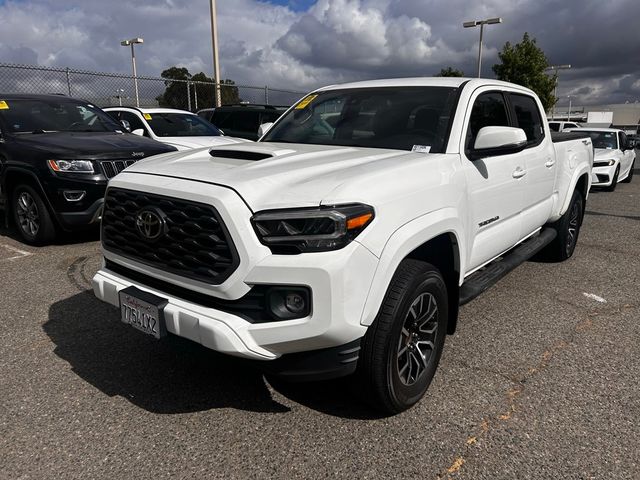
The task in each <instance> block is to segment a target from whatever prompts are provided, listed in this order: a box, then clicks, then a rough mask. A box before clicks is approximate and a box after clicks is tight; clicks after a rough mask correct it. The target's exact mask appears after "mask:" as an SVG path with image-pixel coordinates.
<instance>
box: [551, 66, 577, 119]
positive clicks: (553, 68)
mask: <svg viewBox="0 0 640 480" xmlns="http://www.w3.org/2000/svg"><path fill="white" fill-rule="evenodd" d="M570 68H571V65H569V64H564V65H550V66H548V67H547V68H545V70H551V71H552V72H555V74H556V84H555V86H554V87H553V98H554V102H553V109H552V110H551V120H555V118H556V101H557V100H558V70H569V69H570Z"/></svg>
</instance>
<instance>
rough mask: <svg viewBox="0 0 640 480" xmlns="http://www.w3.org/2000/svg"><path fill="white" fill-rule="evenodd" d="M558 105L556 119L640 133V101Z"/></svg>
mask: <svg viewBox="0 0 640 480" xmlns="http://www.w3.org/2000/svg"><path fill="white" fill-rule="evenodd" d="M567 110H568V108H567V107H566V106H565V107H556V113H555V119H556V120H569V121H574V122H580V123H582V124H584V125H585V126H590V127H605V128H606V127H612V128H619V129H621V130H624V131H625V132H627V133H633V134H635V133H640V103H620V104H611V105H587V106H584V107H578V106H576V107H572V108H571V112H570V113H569V112H568V111H567Z"/></svg>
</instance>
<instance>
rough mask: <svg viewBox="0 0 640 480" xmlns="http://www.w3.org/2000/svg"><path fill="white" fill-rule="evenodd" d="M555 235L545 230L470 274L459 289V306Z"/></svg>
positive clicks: (471, 298)
mask: <svg viewBox="0 0 640 480" xmlns="http://www.w3.org/2000/svg"><path fill="white" fill-rule="evenodd" d="M557 234H558V233H557V232H556V231H555V230H554V229H553V228H545V229H544V230H542V231H541V232H540V233H539V234H538V235H536V236H535V237H532V238H530V239H529V240H527V241H525V242H524V243H522V244H521V245H520V246H518V247H516V248H515V249H513V250H511V252H510V253H508V254H506V255H505V256H503V257H502V258H501V259H500V260H496V261H495V262H493V263H492V264H490V265H489V266H487V267H485V268H484V269H482V270H480V271H478V272H476V273H474V274H472V275H471V276H470V277H469V278H468V279H467V280H466V281H465V282H464V283H463V284H462V286H461V287H460V305H464V304H465V303H469V302H470V301H471V300H473V299H474V298H476V297H477V296H478V295H480V294H481V293H483V292H485V291H486V290H488V289H489V288H491V287H492V286H493V285H494V284H496V283H497V282H498V280H500V279H501V278H502V277H504V276H505V275H507V274H508V273H509V272H511V271H512V270H513V269H515V268H516V267H517V266H519V265H521V264H522V263H524V262H526V261H527V260H529V259H530V258H531V257H533V256H534V255H535V254H536V253H538V252H539V251H540V250H542V249H543V248H544V247H546V246H547V245H549V244H550V243H551V242H552V241H553V239H554V238H556V235H557Z"/></svg>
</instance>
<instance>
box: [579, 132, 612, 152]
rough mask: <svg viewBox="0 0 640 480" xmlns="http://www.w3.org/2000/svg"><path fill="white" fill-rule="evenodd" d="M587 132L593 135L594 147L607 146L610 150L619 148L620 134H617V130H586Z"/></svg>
mask: <svg viewBox="0 0 640 480" xmlns="http://www.w3.org/2000/svg"><path fill="white" fill-rule="evenodd" d="M581 131H582V130H581ZM585 133H587V134H588V135H589V136H590V137H591V141H592V143H593V148H607V149H609V150H612V149H613V150H615V149H617V148H618V139H617V137H618V136H617V135H616V132H589V131H585Z"/></svg>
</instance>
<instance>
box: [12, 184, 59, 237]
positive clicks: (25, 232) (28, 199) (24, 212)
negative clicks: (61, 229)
mask: <svg viewBox="0 0 640 480" xmlns="http://www.w3.org/2000/svg"><path fill="white" fill-rule="evenodd" d="M11 207H12V210H13V220H14V221H15V224H16V228H17V230H18V233H19V234H20V236H21V237H22V239H23V240H24V241H25V243H28V244H30V245H47V244H49V243H51V242H52V241H53V240H54V239H55V237H56V229H55V225H54V223H53V220H52V219H51V215H50V214H49V210H48V209H47V206H46V205H45V204H44V202H43V201H42V196H41V194H40V193H39V192H38V191H36V190H35V189H34V188H33V187H31V186H30V185H25V184H22V185H18V186H17V187H16V188H14V189H13V195H12V201H11Z"/></svg>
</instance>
